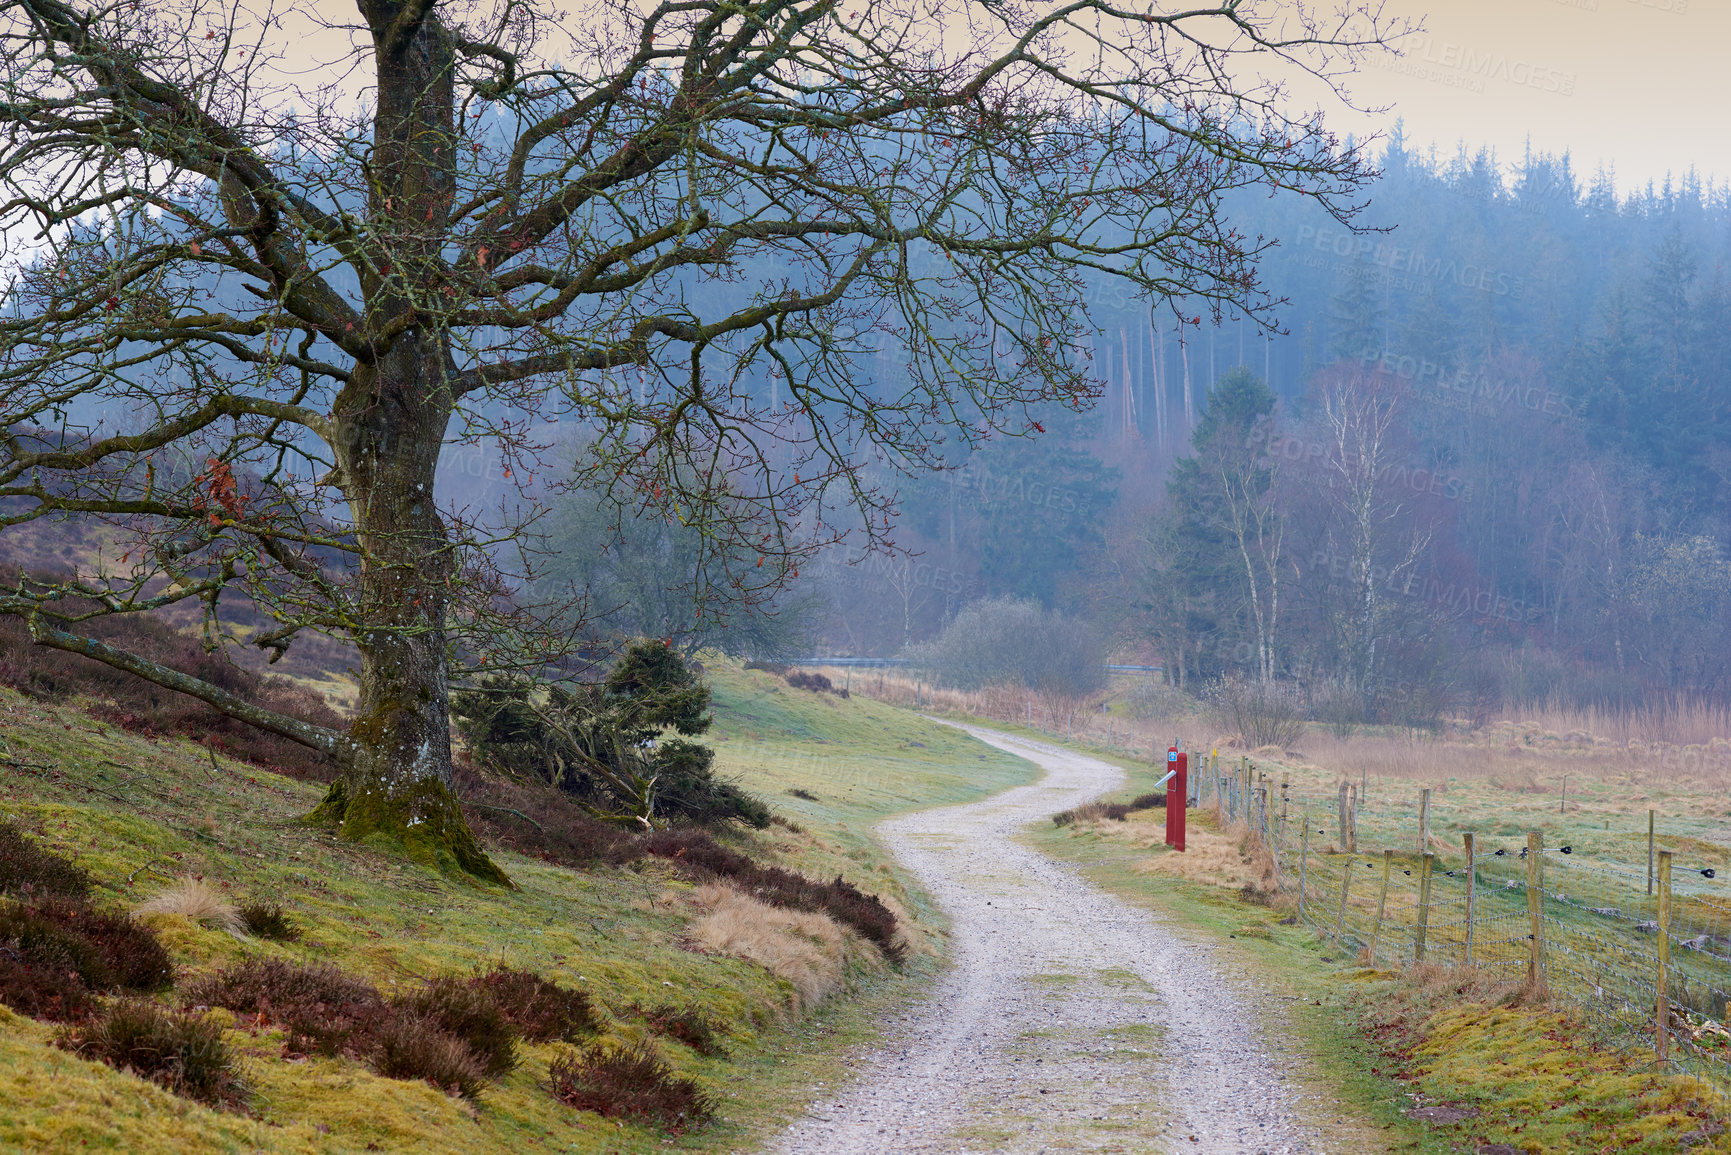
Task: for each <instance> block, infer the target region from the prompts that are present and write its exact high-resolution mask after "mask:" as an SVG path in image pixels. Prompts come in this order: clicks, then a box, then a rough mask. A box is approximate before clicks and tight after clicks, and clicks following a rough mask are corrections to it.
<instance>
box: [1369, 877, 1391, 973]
mask: <svg viewBox="0 0 1731 1155" xmlns="http://www.w3.org/2000/svg"><path fill="white" fill-rule="evenodd" d="M1393 866H1394V851H1392V850H1385V851H1383V852H1382V893H1381V894H1379V895H1377V896H1376V923H1375V925H1373V926H1372V927H1371V928H1370V965H1371V966H1375V965H1376V940H1377V936H1378V935H1380V934H1381V933H1382V916H1383V913H1384V912H1385V911H1387V909H1388V875H1389V871H1390V870H1391V869H1392V868H1393Z"/></svg>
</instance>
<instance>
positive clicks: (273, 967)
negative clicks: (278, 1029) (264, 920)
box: [182, 958, 388, 1055]
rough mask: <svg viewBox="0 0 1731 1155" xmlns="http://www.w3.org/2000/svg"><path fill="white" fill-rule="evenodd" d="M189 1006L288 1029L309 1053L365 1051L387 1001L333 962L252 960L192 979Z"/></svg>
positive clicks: (291, 1040) (299, 1046)
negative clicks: (252, 1017)
mask: <svg viewBox="0 0 1731 1155" xmlns="http://www.w3.org/2000/svg"><path fill="white" fill-rule="evenodd" d="M182 1003H183V1004H184V1005H186V1006H211V1007H226V1008H227V1009H229V1010H231V1011H234V1012H235V1013H236V1014H242V1015H255V1016H259V1017H261V1018H263V1019H264V1020H265V1021H266V1022H272V1023H276V1024H278V1025H280V1026H282V1027H283V1028H284V1029H285V1030H287V1032H288V1035H289V1044H290V1046H291V1047H294V1048H295V1049H298V1050H301V1051H305V1052H307V1053H311V1054H320V1055H338V1054H342V1053H343V1052H344V1051H357V1052H364V1051H365V1050H367V1048H368V1046H369V1045H370V1044H369V1043H368V1042H367V1036H368V1034H369V1032H371V1031H372V1030H373V1028H374V1027H375V1026H376V1025H377V1024H378V1023H379V1022H380V1021H381V1020H382V1019H383V1018H385V1017H386V1016H387V1013H388V1012H387V1010H386V1007H385V1001H384V999H383V998H382V997H381V996H380V995H379V992H378V990H377V989H376V988H375V987H374V986H373V985H372V984H371V983H369V982H367V981H366V980H365V979H360V978H356V977H354V976H352V975H348V974H345V973H344V972H342V971H340V970H338V969H337V968H336V967H335V966H332V965H331V964H330V963H313V964H304V963H291V962H285V961H283V960H281V959H260V958H249V959H244V960H242V961H241V962H238V963H235V964H234V965H233V966H229V967H224V968H223V969H222V970H220V971H217V972H215V973H214V974H208V975H205V976H203V977H201V978H199V979H196V980H194V981H193V982H191V983H189V984H188V985H187V986H186V988H185V990H184V993H183V996H182Z"/></svg>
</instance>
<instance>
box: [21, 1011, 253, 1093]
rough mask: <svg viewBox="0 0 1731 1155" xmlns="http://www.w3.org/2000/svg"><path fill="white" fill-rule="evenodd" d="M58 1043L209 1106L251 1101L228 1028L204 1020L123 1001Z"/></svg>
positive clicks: (75, 1029) (62, 1036) (63, 1037)
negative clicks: (226, 1040)
mask: <svg viewBox="0 0 1731 1155" xmlns="http://www.w3.org/2000/svg"><path fill="white" fill-rule="evenodd" d="M55 1042H56V1043H58V1044H59V1045H60V1046H62V1047H64V1048H66V1049H67V1050H69V1051H71V1052H73V1053H74V1054H77V1055H80V1056H82V1057H83V1058H86V1059H97V1060H99V1061H101V1062H104V1063H107V1064H108V1065H109V1066H111V1067H115V1068H118V1069H119V1070H122V1071H131V1072H132V1073H133V1074H136V1075H139V1076H141V1077H142V1078H146V1079H149V1080H151V1081H152V1082H154V1083H158V1084H160V1085H161V1086H163V1087H165V1088H167V1089H168V1090H170V1091H172V1092H174V1093H175V1094H177V1095H185V1096H186V1097H187V1098H189V1099H196V1100H198V1101H199V1102H201V1103H205V1104H207V1105H209V1106H213V1107H239V1106H241V1105H242V1104H244V1103H245V1102H246V1099H247V1094H248V1091H247V1087H246V1084H245V1083H244V1082H243V1081H242V1080H241V1077H240V1075H239V1073H238V1072H237V1071H236V1069H235V1061H234V1056H233V1055H232V1054H231V1053H230V1052H229V1049H228V1045H227V1044H226V1043H224V1042H223V1038H222V1027H221V1026H220V1025H219V1024H217V1023H215V1022H212V1021H211V1020H210V1019H207V1018H205V1017H204V1016H202V1015H195V1014H189V1013H184V1012H176V1011H170V1010H166V1009H164V1008H163V1007H160V1006H158V1005H157V1004H155V1003H152V1002H147V1001H144V1000H141V999H122V1000H120V1001H118V1002H116V1003H114V1004H113V1005H111V1006H109V1007H108V1008H107V1009H106V1010H104V1011H103V1012H102V1013H101V1014H99V1015H98V1016H97V1017H96V1018H94V1019H92V1020H91V1021H90V1022H89V1023H88V1024H86V1025H85V1026H83V1027H78V1028H73V1029H71V1030H68V1031H65V1032H63V1033H62V1034H61V1035H60V1036H58V1037H57V1038H56V1039H55Z"/></svg>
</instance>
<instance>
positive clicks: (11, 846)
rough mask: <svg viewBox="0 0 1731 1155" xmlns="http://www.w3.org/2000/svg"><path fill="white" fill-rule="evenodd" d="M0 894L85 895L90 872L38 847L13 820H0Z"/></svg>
mask: <svg viewBox="0 0 1731 1155" xmlns="http://www.w3.org/2000/svg"><path fill="white" fill-rule="evenodd" d="M0 894H11V895H20V894H22V895H44V894H57V895H61V896H63V897H66V898H85V897H88V896H89V894H90V876H89V875H88V874H86V873H85V872H84V869H83V868H82V867H80V866H79V865H77V864H76V863H74V862H71V861H69V860H68V859H65V858H62V857H60V856H59V855H58V854H55V853H53V852H52V851H48V850H44V849H42V847H41V846H39V845H37V843H36V841H35V839H32V838H28V837H26V836H25V834H24V832H23V831H22V830H20V829H18V827H17V826H16V825H15V824H14V823H11V822H7V821H4V820H0Z"/></svg>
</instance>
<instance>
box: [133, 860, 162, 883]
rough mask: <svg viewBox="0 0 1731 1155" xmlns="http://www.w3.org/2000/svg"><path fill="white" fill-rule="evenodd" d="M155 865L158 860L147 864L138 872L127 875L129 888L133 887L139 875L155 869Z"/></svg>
mask: <svg viewBox="0 0 1731 1155" xmlns="http://www.w3.org/2000/svg"><path fill="white" fill-rule="evenodd" d="M155 865H156V859H154V858H153V859H151V860H150V861H149V862H147V863H145V864H144V865H143V866H141V867H139V868H138V869H137V870H135V871H133V872H132V873H131V874H129V875H127V876H126V884H127V885H128V886H130V885H132V880H133V879H135V878H137V877H138V876H139V875H141V874H143V873H144V872H145V871H147V870H149V869H150V868H151V867H153V866H155Z"/></svg>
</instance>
